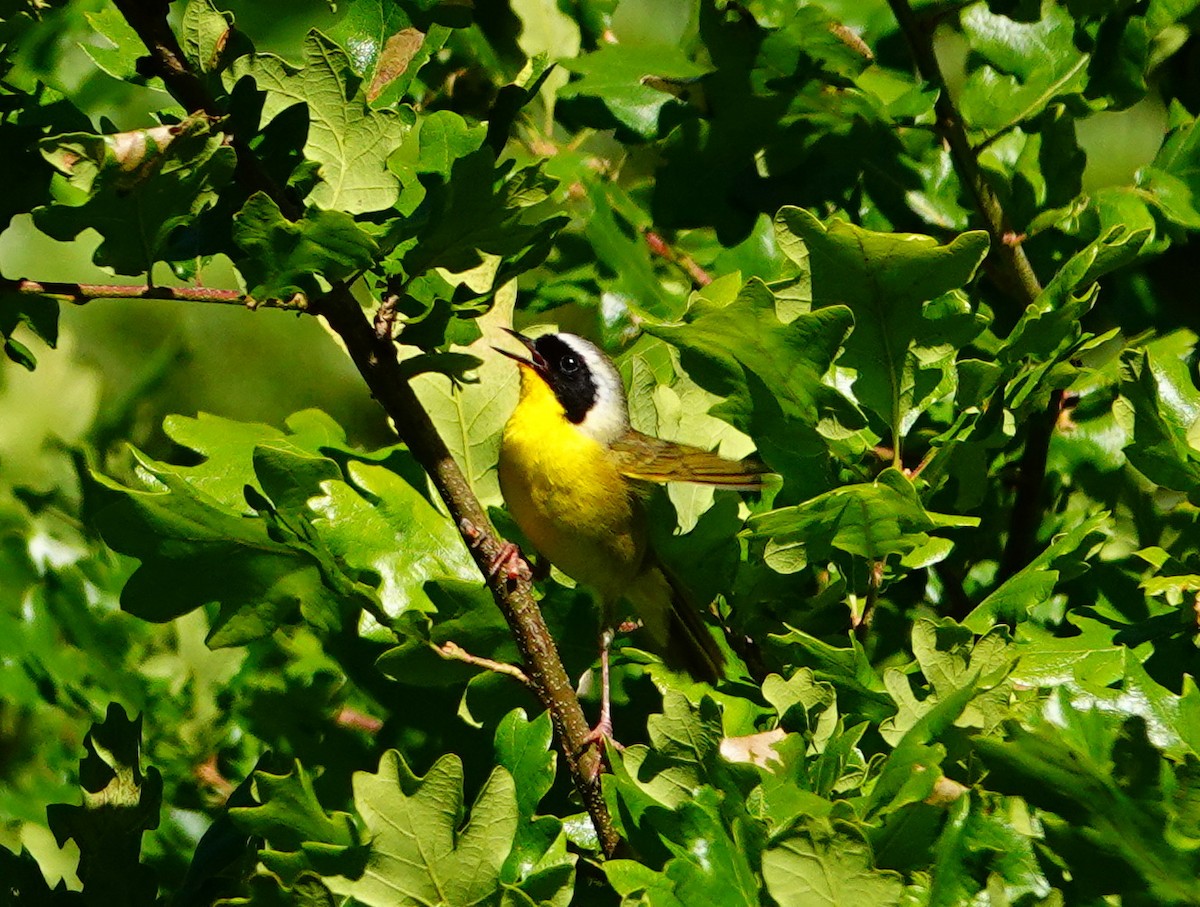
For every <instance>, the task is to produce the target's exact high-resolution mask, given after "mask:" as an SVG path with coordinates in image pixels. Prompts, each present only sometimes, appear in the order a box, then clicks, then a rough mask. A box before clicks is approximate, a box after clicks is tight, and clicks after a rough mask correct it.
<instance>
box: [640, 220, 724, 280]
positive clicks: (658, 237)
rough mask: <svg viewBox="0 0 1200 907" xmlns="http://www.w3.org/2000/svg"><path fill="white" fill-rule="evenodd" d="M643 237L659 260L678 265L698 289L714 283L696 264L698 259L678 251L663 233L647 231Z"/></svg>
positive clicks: (709, 275)
mask: <svg viewBox="0 0 1200 907" xmlns="http://www.w3.org/2000/svg"><path fill="white" fill-rule="evenodd" d="M643 235H644V236H645V237H646V245H647V246H649V248H650V251H651V252H653V253H654V254H655V255H657V256H658V257H659V258H664V259H666V260H667V261H669V262H671V263H672V264H676V265H678V266H679V267H680V268H681V269H682V270H683V272H684V273H685V274H687V276H688V277H689V278H691V281H692V283H693V284H695V285H696V286H698V287H706V286H708V285H709V284H710V283H712V280H713V279H712V275H711V274H709V273H708V272H707V271H705V270H704V269H703V268H702V267H700V265H698V264H696V259H694V258H692V256H690V255H688V254H687V253H686V252H680V251H679V250H678V249H675V248H673V247H672V246H671V244H670V243H668V242H667V241H666V239H664V238H663V235H662V234H661V233H658V232H656V231H654V230H646V231H645V233H644V234H643Z"/></svg>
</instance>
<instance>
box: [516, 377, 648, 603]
mask: <svg viewBox="0 0 1200 907" xmlns="http://www.w3.org/2000/svg"><path fill="white" fill-rule="evenodd" d="M499 468H500V490H501V491H502V492H503V494H504V500H505V502H506V503H507V504H508V509H509V511H510V512H511V513H512V515H513V518H514V519H515V520H516V521H517V525H518V526H520V527H521V531H522V532H524V533H525V535H526V536H527V537H528V538H529V540H530V541H531V542H533V544H534V545H535V546H536V547H537V549H538V551H539V552H540V553H541V554H542V555H544V556H545V557H547V558H549V559H550V562H551V563H553V564H554V565H555V566H557V567H558V568H559V569H560V570H562V571H563V572H564V573H566V574H567V575H568V576H570V577H572V578H573V579H575V580H577V581H578V582H581V583H583V584H584V585H587V586H591V587H593V588H595V589H596V590H597V591H599V592H600V594H601V595H602V596H604V597H605V598H606V599H609V600H615V599H616V598H618V597H620V595H621V592H622V590H623V589H624V587H626V586H627V585H628V584H629V583H630V582H631V581H632V580H633V579H634V578H635V577H636V576H637V575H638V573H639V572H640V571H641V567H642V561H643V558H644V556H645V551H646V532H645V526H644V521H643V516H642V511H641V504H640V501H639V500H638V498H637V495H636V493H635V492H634V490H633V488H632V487H631V484H630V482H629V480H628V479H626V478H625V477H624V476H622V475H621V474H620V473H619V472H618V471H617V469H616V466H615V464H614V462H613V459H612V457H611V455H610V454H609V452H608V449H607V448H605V447H604V446H603V445H601V444H599V443H598V442H596V441H595V440H593V439H592V438H590V437H588V436H587V435H586V434H584V433H583V432H581V431H580V430H579V428H578V427H577V426H576V425H574V424H572V423H571V422H570V421H569V420H568V419H567V418H566V415H565V413H564V412H563V408H562V406H561V404H559V402H558V399H557V398H556V397H555V396H554V392H553V391H552V390H551V389H550V388H549V387H548V386H547V385H546V383H545V382H544V381H543V380H542V379H541V378H540V377H538V375H537V374H536V373H535V372H534V371H533V370H532V369H530V368H528V367H523V368H522V369H521V397H520V400H519V402H518V403H517V407H516V409H515V410H514V411H513V414H512V416H511V417H510V418H509V420H508V424H507V425H506V426H505V427H504V436H503V439H502V441H501V445H500V467H499Z"/></svg>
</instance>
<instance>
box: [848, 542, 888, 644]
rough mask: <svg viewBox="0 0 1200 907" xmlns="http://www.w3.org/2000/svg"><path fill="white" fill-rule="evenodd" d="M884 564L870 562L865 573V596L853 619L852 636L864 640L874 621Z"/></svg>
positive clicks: (877, 561)
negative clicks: (858, 611)
mask: <svg viewBox="0 0 1200 907" xmlns="http://www.w3.org/2000/svg"><path fill="white" fill-rule="evenodd" d="M885 566H886V563H885V562H884V561H883V560H873V561H871V562H870V566H869V567H868V571H869V572H868V573H867V594H866V597H865V601H864V602H863V609H862V613H861V614H859V615H857V617H856V618H853V626H854V635H855V636H856V637H858V639H859V640H860V641H861V640H864V639H866V638H867V634H868V633H869V632H870V630H871V623H872V621H874V620H875V605H876V604H878V603H879V590H880V588H881V587H882V586H883V571H884V567H885Z"/></svg>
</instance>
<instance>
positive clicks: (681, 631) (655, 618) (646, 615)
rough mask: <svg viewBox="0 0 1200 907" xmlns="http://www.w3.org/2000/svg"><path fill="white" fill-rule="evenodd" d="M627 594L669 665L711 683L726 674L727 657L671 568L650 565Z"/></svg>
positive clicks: (696, 678)
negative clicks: (669, 569) (671, 572)
mask: <svg viewBox="0 0 1200 907" xmlns="http://www.w3.org/2000/svg"><path fill="white" fill-rule="evenodd" d="M626 595H627V597H628V598H629V600H630V602H632V604H633V606H634V608H635V609H636V610H637V612H638V616H639V617H640V618H641V619H642V623H643V624H644V625H645V627H646V630H647V631H648V632H649V635H650V637H651V639H652V640H653V641H654V643H655V646H656V648H657V649H658V651H659V652H660V654H661V655H662V657H663V661H665V662H666V663H667V667H669V668H671V669H672V670H675V671H686V672H687V673H688V674H690V675H691V676H692V677H693V678H694V679H695V680H700V681H704V682H705V683H711V684H715V683H717V681H719V680H720V679H721V678H722V677H723V676H724V674H725V656H724V655H723V654H722V653H721V650H720V649H719V648H718V647H717V643H716V641H715V640H714V639H713V638H712V634H711V633H709V630H708V627H707V626H705V623H704V620H703V619H702V618H701V617H700V614H699V612H698V611H697V610H696V608H695V607H694V606H693V605H692V603H691V602H690V601H689V600H688V598H687V596H686V595H685V594H684V592H683V588H682V586H681V584H680V583H679V582H678V581H677V580H676V579H675V578H674V577H673V576H671V574H670V572H669V571H667V570H665V569H663V568H662V567H661V566H658V565H652V566H650V567H648V568H647V569H646V570H644V571H643V572H642V574H641V576H639V577H638V579H637V580H636V581H635V582H634V584H633V585H632V587H631V588H630V589H629V590H628V591H627V593H626Z"/></svg>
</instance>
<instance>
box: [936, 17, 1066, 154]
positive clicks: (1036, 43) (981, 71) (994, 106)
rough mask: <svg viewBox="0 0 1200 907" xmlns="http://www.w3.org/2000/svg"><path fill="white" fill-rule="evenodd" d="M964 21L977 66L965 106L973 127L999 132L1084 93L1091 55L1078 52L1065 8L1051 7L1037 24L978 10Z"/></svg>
mask: <svg viewBox="0 0 1200 907" xmlns="http://www.w3.org/2000/svg"><path fill="white" fill-rule="evenodd" d="M961 21H962V27H963V34H964V35H965V36H966V39H967V43H968V46H969V47H970V49H971V51H972V52H973V53H974V54H975V55H976V61H977V62H976V68H975V69H974V71H973V72H971V73H970V74H969V75H968V77H967V82H966V84H965V85H964V86H963V89H962V96H961V98H960V101H959V103H960V105H961V109H962V114H963V117H964V118H965V119H966V121H967V122H968V123H969V124H970V125H971V126H972V127H973V128H975V129H981V130H985V131H987V132H999V131H1001V130H1004V129H1005V128H1007V127H1010V126H1014V125H1018V124H1020V123H1021V122H1024V121H1026V120H1028V119H1030V118H1032V117H1034V116H1036V115H1037V114H1038V113H1040V112H1041V111H1043V110H1044V109H1046V107H1047V106H1048V105H1050V104H1051V103H1053V102H1055V101H1058V100H1064V99H1072V98H1076V97H1078V96H1079V95H1081V94H1082V92H1083V89H1084V87H1085V86H1086V84H1087V69H1088V63H1089V56H1088V55H1087V54H1085V53H1083V52H1081V51H1080V50H1079V49H1078V48H1077V47H1076V44H1075V22H1074V20H1073V19H1072V17H1071V14H1070V12H1068V10H1067V9H1066V8H1065V7H1062V6H1059V5H1057V4H1047V5H1046V6H1044V7H1043V10H1042V15H1041V16H1040V17H1039V18H1037V19H1036V20H1035V21H1032V22H1021V21H1017V20H1015V19H1013V18H1010V17H1008V16H1004V15H1001V14H999V13H995V12H992V11H991V10H990V9H989V8H988V6H987V5H975V6H971V7H969V8H968V9H966V10H965V11H964V12H963V14H962V19H961Z"/></svg>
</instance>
